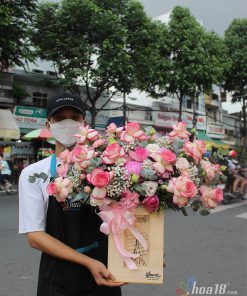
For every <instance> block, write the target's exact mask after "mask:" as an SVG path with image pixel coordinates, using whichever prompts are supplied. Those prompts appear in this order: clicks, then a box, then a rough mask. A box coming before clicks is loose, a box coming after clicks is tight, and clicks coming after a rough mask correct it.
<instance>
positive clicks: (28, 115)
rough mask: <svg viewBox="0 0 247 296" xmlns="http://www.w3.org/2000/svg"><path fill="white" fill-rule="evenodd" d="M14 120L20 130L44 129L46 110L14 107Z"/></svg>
mask: <svg viewBox="0 0 247 296" xmlns="http://www.w3.org/2000/svg"><path fill="white" fill-rule="evenodd" d="M14 118H15V121H16V123H17V125H18V126H19V127H20V128H30V129H38V128H44V127H45V122H46V109H42V108H35V107H25V106H16V107H15V113H14Z"/></svg>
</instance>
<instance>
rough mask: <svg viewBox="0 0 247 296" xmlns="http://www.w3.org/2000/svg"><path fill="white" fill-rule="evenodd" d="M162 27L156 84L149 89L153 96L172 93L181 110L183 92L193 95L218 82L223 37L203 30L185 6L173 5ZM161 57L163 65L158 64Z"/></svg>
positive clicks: (222, 64)
mask: <svg viewBox="0 0 247 296" xmlns="http://www.w3.org/2000/svg"><path fill="white" fill-rule="evenodd" d="M163 30H164V31H163V32H164V34H165V38H164V40H163V41H162V42H161V43H160V44H163V46H161V47H160V49H165V50H160V60H159V62H158V64H157V67H156V72H155V76H156V79H154V81H155V82H156V84H153V85H152V91H149V93H150V94H151V95H152V96H154V97H158V96H163V95H164V94H165V93H173V94H176V95H177V98H178V99H179V103H180V110H181V108H182V101H183V99H184V97H185V96H190V97H196V96H198V95H199V94H200V93H202V92H205V91H209V90H211V88H212V84H216V83H220V82H222V80H223V72H224V69H225V67H226V65H227V62H226V61H227V59H226V58H225V55H226V51H225V48H224V43H223V40H221V38H220V37H219V36H217V35H216V34H215V33H213V32H210V33H209V32H206V31H205V30H204V28H203V27H202V26H201V24H200V23H199V22H198V21H197V20H196V19H195V17H193V16H192V15H191V13H190V11H189V9H187V8H182V7H179V6H178V7H175V8H174V9H173V11H172V14H171V17H170V21H169V23H168V25H167V27H166V26H164V29H163ZM161 61H163V63H164V64H165V67H160V64H161V63H162V62H161ZM180 119H181V118H180Z"/></svg>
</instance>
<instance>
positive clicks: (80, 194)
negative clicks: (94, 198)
mask: <svg viewBox="0 0 247 296" xmlns="http://www.w3.org/2000/svg"><path fill="white" fill-rule="evenodd" d="M87 196H88V194H87V193H78V194H76V196H75V197H73V198H71V200H70V201H71V202H75V201H79V200H81V199H85V198H86V197H87Z"/></svg>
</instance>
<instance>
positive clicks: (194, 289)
mask: <svg viewBox="0 0 247 296" xmlns="http://www.w3.org/2000/svg"><path fill="white" fill-rule="evenodd" d="M176 294H177V295H182V296H188V295H238V291H236V290H230V283H221V284H219V283H217V284H213V285H207V286H206V285H204V286H202V285H198V283H197V281H196V278H195V277H194V276H192V277H189V278H188V280H187V283H185V282H180V283H179V288H178V289H177V290H176Z"/></svg>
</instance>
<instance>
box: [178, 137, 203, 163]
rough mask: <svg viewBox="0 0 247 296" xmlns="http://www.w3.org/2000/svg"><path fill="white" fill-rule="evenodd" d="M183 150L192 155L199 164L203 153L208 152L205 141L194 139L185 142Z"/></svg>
mask: <svg viewBox="0 0 247 296" xmlns="http://www.w3.org/2000/svg"><path fill="white" fill-rule="evenodd" d="M183 151H184V153H185V154H186V155H188V156H191V157H192V158H193V159H194V161H195V163H196V164H198V163H199V161H200V160H201V159H202V156H203V154H204V153H206V152H207V149H206V144H205V143H204V142H203V141H198V140H194V142H186V143H184V146H183Z"/></svg>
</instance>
